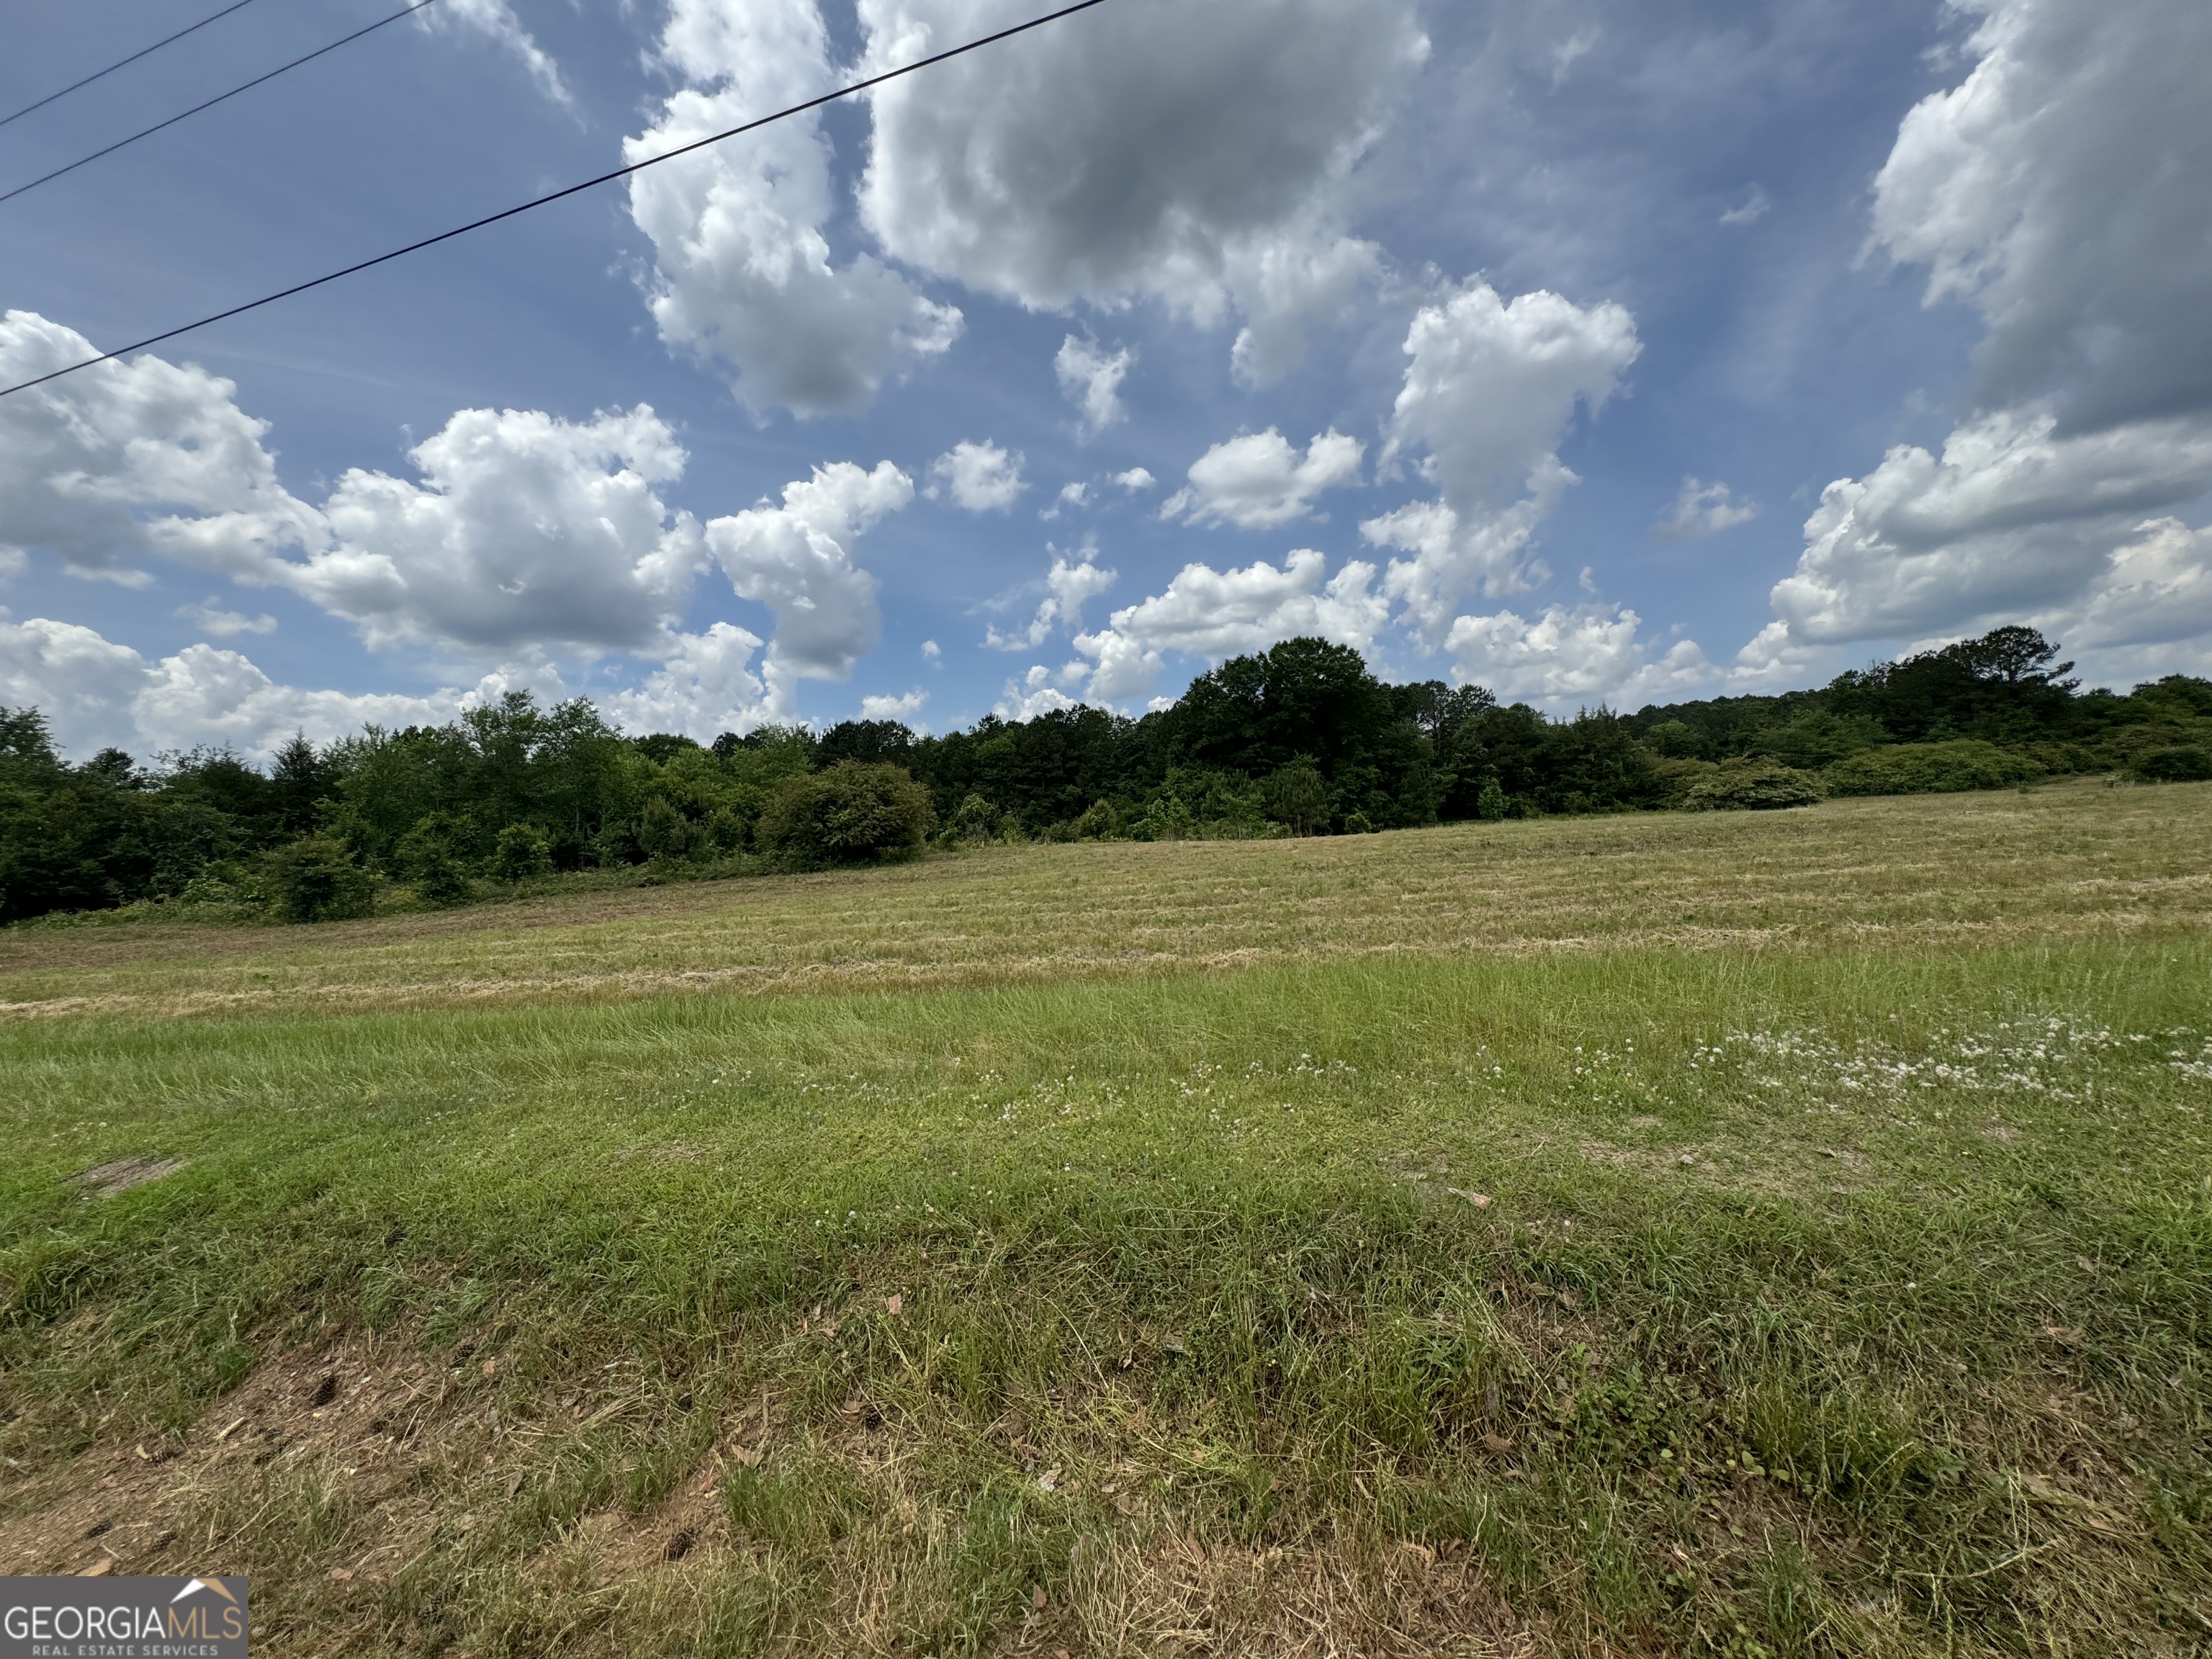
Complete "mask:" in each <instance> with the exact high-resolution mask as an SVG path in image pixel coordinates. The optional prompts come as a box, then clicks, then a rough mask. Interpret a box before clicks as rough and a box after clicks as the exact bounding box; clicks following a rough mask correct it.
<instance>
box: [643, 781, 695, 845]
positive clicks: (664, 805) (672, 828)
mask: <svg viewBox="0 0 2212 1659" xmlns="http://www.w3.org/2000/svg"><path fill="white" fill-rule="evenodd" d="M637 844H638V845H639V846H640V847H641V848H644V849H645V851H646V855H647V857H649V858H656V859H675V858H681V857H683V856H684V854H685V853H687V852H689V851H690V848H691V821H690V819H689V818H687V817H684V814H683V813H681V812H679V811H677V810H676V808H675V807H674V806H672V805H670V804H669V801H668V799H667V797H666V796H665V795H655V796H654V797H653V799H651V800H649V801H647V802H646V804H645V811H642V812H641V813H639V814H638V815H637Z"/></svg>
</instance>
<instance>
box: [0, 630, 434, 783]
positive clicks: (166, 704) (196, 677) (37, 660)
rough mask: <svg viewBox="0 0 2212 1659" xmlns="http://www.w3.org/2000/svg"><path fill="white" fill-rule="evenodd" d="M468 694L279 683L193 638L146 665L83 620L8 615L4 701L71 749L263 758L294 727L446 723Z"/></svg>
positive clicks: (320, 730)
mask: <svg viewBox="0 0 2212 1659" xmlns="http://www.w3.org/2000/svg"><path fill="white" fill-rule="evenodd" d="M464 701H465V699H464V696H463V694H462V693H460V692H458V691H451V690H448V691H441V692H438V693H436V694H435V695H433V696H428V697H410V696H397V695H390V694H375V693H371V694H366V695H354V694H349V693H345V692H339V691H318V690H301V689H300V688H298V687H295V686H289V685H280V684H276V682H275V681H273V680H271V679H270V678H269V676H268V675H267V674H265V673H264V672H263V671H261V670H260V669H259V668H258V667H257V666H256V665H254V664H253V663H252V661H251V660H250V659H247V658H246V657H243V656H241V655H240V654H239V653H237V652H235V651H227V650H222V649H219V648H217V647H214V646H210V645H192V646H187V647H185V649H184V650H182V651H179V652H178V653H176V654H175V655H174V656H170V657H164V658H161V659H160V660H159V661H157V662H153V663H149V662H148V661H147V660H146V659H144V658H143V657H142V656H141V655H140V654H139V653H137V652H136V651H134V650H132V649H131V647H129V646H127V645H119V644H117V643H116V642H115V641H112V640H109V639H106V638H104V637H103V636H102V635H100V634H99V633H97V632H96V631H94V629H89V628H86V627H83V626H82V625H81V624H78V623H65V622H56V621H53V620H52V619H50V618H47V617H30V618H27V620H25V621H23V622H20V623H18V622H14V621H11V620H9V618H8V617H6V615H5V614H4V613H0V704H4V705H7V706H9V707H10V708H30V707H35V708H39V709H40V710H42V711H43V712H44V713H45V714H46V718H47V719H48V720H49V721H50V722H51V723H52V728H53V732H54V735H55V738H57V740H58V742H59V743H60V744H61V745H62V747H63V748H64V750H67V751H68V752H70V753H72V754H78V755H82V754H85V753H88V752H89V751H90V750H95V749H100V748H104V747H106V746H108V745H110V744H112V745H114V746H115V747H118V748H122V749H128V750H131V751H133V752H134V753H137V754H138V755H141V756H145V755H150V754H153V753H157V752H159V751H161V750H175V749H191V748H195V747H198V746H200V745H203V744H204V745H208V746H211V747H214V746H221V745H222V744H229V745H230V746H232V747H233V748H235V749H236V750H239V751H240V753H241V754H243V755H245V756H246V757H248V758H251V759H265V758H266V757H268V756H269V755H270V753H272V752H273V751H274V750H275V749H276V746H277V745H278V744H282V743H283V740H284V739H285V738H288V737H289V736H291V735H292V733H293V732H301V731H303V732H306V733H307V735H308V736H309V737H310V738H314V739H316V740H317V741H319V742H327V741H329V740H330V739H331V738H336V737H340V736H343V735H344V734H345V733H348V732H357V731H359V730H360V729H361V728H362V726H364V725H367V724H368V723H370V722H372V721H374V722H378V723H380V724H383V725H386V726H406V725H411V724H416V723H422V722H427V721H436V720H450V719H452V718H453V715H454V714H456V713H458V712H459V709H460V708H461V706H462V703H463V702H464Z"/></svg>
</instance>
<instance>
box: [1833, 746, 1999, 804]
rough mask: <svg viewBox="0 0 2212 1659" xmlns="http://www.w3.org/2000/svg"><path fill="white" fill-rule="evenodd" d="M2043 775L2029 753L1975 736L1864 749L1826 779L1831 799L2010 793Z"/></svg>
mask: <svg viewBox="0 0 2212 1659" xmlns="http://www.w3.org/2000/svg"><path fill="white" fill-rule="evenodd" d="M2042 775H2043V769H2042V768H2041V767H2040V766H2038V765H2037V764H2036V763H2034V762H2033V761H2032V760H2030V759H2028V758H2027V757H2026V756H2025V755H2018V754H2015V753H2014V752H2012V751H2011V750H2007V749H2000V748H1998V747H1997V746H1996V744H1993V743H1984V742H1982V741H1980V740H1979V739H1978V738H1955V739H1954V740H1953V741H1951V742H1949V743H1893V744H1889V745H1887V747H1885V748H1881V749H1867V750H1861V751H1860V752H1859V753H1857V754H1856V755H1853V756H1851V757H1850V758H1848V759H1845V760H1839V761H1838V762H1837V763H1835V764H1834V765H1833V766H1831V767H1830V768H1828V769H1827V770H1826V772H1825V773H1824V774H1823V775H1822V777H1823V779H1824V781H1826V784H1827V786H1828V793H1830V794H1832V795H1939V794H1951V793H1956V792H1958V791H1960V790H1964V789H2009V788H2011V787H2013V786H2015V784H2021V783H2027V782H2029V781H2032V780H2033V779H2036V778H2039V777H2041V776H2042Z"/></svg>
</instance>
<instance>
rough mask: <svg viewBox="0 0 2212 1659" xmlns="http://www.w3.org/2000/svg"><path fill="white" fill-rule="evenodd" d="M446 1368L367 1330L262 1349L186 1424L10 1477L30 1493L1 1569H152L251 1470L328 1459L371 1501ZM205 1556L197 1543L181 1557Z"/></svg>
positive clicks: (9, 1525) (10, 1531)
mask: <svg viewBox="0 0 2212 1659" xmlns="http://www.w3.org/2000/svg"><path fill="white" fill-rule="evenodd" d="M445 1381H446V1379H445V1377H444V1376H443V1374H442V1373H440V1372H436V1371H434V1370H432V1368H431V1367H430V1366H428V1364H425V1363H424V1362H422V1360H420V1359H418V1358H401V1357H400V1356H398V1355H397V1354H395V1353H393V1352H390V1351H388V1350H387V1351H386V1352H381V1353H380V1352H377V1351H376V1350H375V1348H374V1345H372V1344H370V1343H368V1342H367V1341H358V1342H354V1343H349V1344H345V1345H343V1346H339V1347H337V1348H335V1349H332V1348H319V1349H315V1350H312V1351H302V1352H295V1353H293V1354H289V1355H285V1356H282V1357H280V1358H275V1359H272V1360H270V1361H268V1362H266V1363H265V1364H263V1365H261V1366H260V1367H258V1369H257V1370H255V1371H254V1372H253V1373H252V1375H251V1376H248V1377H247V1379H246V1382H245V1383H242V1384H240V1386H239V1387H238V1388H237V1389H234V1391H233V1392H231V1393H230V1394H228V1395H225V1396H224V1397H223V1398H222V1400H221V1401H217V1402H216V1405H215V1406H213V1407H210V1409H209V1410H208V1412H207V1413H205V1414H204V1416H203V1417H202V1418H201V1419H200V1420H199V1421H198V1422H197V1423H195V1424H193V1425H192V1426H191V1428H190V1429H189V1430H187V1431H185V1433H184V1434H183V1435H182V1436H179V1437H176V1438H174V1439H171V1440H165V1439H163V1438H161V1437H159V1436H153V1437H148V1438H146V1439H143V1440H132V1441H131V1442H129V1443H107V1444H104V1445H101V1446H99V1447H96V1448H94V1449H92V1450H90V1451H88V1452H85V1453H83V1454H82V1455H79V1456H78V1457H76V1458H74V1459H72V1460H71V1461H70V1462H69V1463H68V1464H66V1465H64V1466H63V1467H62V1468H58V1469H55V1470H52V1471H50V1472H48V1473H46V1474H43V1475H41V1476H40V1477H38V1478H37V1480H36V1481H35V1484H34V1485H33V1486H31V1487H30V1488H29V1489H28V1490H23V1491H19V1492H18V1494H17V1496H18V1497H19V1498H23V1499H26V1500H27V1502H26V1506H25V1507H23V1508H22V1509H21V1510H18V1512H17V1513H15V1514H14V1515H11V1516H9V1517H8V1518H7V1519H6V1520H4V1521H0V1572H7V1573H37V1572H82V1571H87V1570H88V1569H90V1568H93V1567H95V1566H98V1565H100V1562H101V1561H102V1560H103V1559H105V1560H106V1561H107V1562H108V1563H110V1564H111V1565H112V1567H113V1568H114V1570H116V1571H130V1572H153V1571H160V1570H161V1566H162V1565H163V1564H164V1563H180V1562H181V1560H182V1558H181V1557H179V1556H177V1555H176V1547H177V1545H178V1538H179V1528H180V1527H181V1526H182V1524H183V1522H184V1521H185V1517H186V1516H187V1514H188V1513H190V1512H191V1510H192V1509H193V1508H194V1506H195V1504H197V1501H198V1500H199V1499H200V1498H203V1497H204V1496H205V1494H207V1493H208V1492H210V1491H211V1490H213V1489H214V1488H216V1487H218V1486H222V1485H224V1484H226V1483H227V1482H228V1480H230V1479H231V1478H233V1477H234V1476H237V1475H241V1474H246V1473H247V1472H248V1471H250V1470H255V1469H260V1470H276V1469H283V1468H291V1467H296V1466H298V1465H300V1464H301V1463H302V1462H330V1463H331V1464H334V1465H335V1466H336V1467H337V1468H341V1469H343V1473H344V1477H345V1478H346V1479H347V1480H349V1481H353V1482H356V1483H357V1486H356V1490H357V1492H359V1494H360V1495H361V1496H362V1497H363V1498H367V1499H368V1501H369V1502H372V1503H374V1502H375V1501H377V1500H378V1499H380V1498H382V1497H384V1496H386V1495H388V1494H389V1493H390V1492H395V1491H397V1490H398V1488H400V1487H401V1486H404V1484H405V1482H406V1479H407V1476H408V1474H410V1472H411V1469H412V1466H413V1463H414V1461H415V1460H414V1457H413V1455H412V1454H411V1451H410V1443H411V1442H413V1441H415V1440H416V1438H417V1437H418V1436H419V1435H420V1433H421V1431H422V1429H423V1427H424V1426H425V1425H426V1423H427V1421H428V1418H429V1417H430V1415H431V1413H433V1412H434V1411H435V1408H436V1407H437V1406H438V1404H439V1403H440V1401H441V1395H442V1393H443V1389H442V1388H441V1384H442V1383H444V1382H445ZM11 1507H12V1506H11ZM210 1542H212V1544H213V1546H214V1547H216V1548H217V1549H222V1548H223V1547H224V1545H223V1541H222V1539H221V1538H220V1537H217V1538H216V1539H214V1540H212V1541H210V1539H209V1537H208V1536H207V1534H205V1533H204V1532H203V1533H202V1534H200V1535H199V1536H198V1537H197V1538H194V1539H191V1540H188V1541H186V1547H198V1548H204V1547H207V1546H209V1545H210ZM209 1565H210V1564H209V1563H208V1562H207V1561H206V1560H205V1559H202V1558H201V1557H198V1556H195V1557H193V1558H192V1566H191V1570H192V1571H198V1570H200V1569H202V1568H206V1567H208V1566H209ZM216 1570H218V1571H243V1570H244V1568H243V1566H241V1565H237V1564H235V1563H233V1564H230V1565H223V1566H222V1567H220V1568H217V1569H216Z"/></svg>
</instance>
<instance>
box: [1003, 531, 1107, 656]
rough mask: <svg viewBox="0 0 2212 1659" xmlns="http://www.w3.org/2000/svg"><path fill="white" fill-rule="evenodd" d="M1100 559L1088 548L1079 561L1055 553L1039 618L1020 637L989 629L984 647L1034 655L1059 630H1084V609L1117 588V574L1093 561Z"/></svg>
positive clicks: (1037, 612) (1079, 556) (1037, 609)
mask: <svg viewBox="0 0 2212 1659" xmlns="http://www.w3.org/2000/svg"><path fill="white" fill-rule="evenodd" d="M1095 558H1096V555H1095V554H1094V553H1093V552H1092V550H1091V549H1090V548H1088V547H1085V548H1084V549H1083V550H1081V551H1080V552H1079V553H1078V554H1077V555H1076V556H1075V557H1073V558H1072V559H1071V558H1070V557H1068V556H1067V555H1066V554H1065V553H1061V552H1059V551H1057V550H1054V554H1053V560H1052V568H1051V570H1050V571H1049V572H1048V573H1047V574H1046V576H1045V579H1044V583H1045V590H1046V592H1045V597H1044V598H1043V599H1042V600H1040V601H1039V602H1038V605H1037V608H1036V616H1034V617H1031V618H1030V623H1029V626H1028V627H1026V628H1024V629H1022V630H1021V631H1020V632H1018V633H1012V634H1006V633H1001V632H1000V630H999V629H996V628H993V629H988V630H987V632H986V633H985V635H984V638H983V643H984V644H985V645H987V646H988V647H990V648H991V649H992V650H994V651H1033V650H1035V649H1036V647H1038V646H1040V645H1042V644H1043V643H1044V642H1045V641H1047V640H1048V639H1049V638H1051V637H1052V635H1053V633H1054V630H1055V629H1067V630H1069V631H1071V632H1073V631H1074V630H1076V629H1080V628H1081V627H1082V626H1083V607H1084V605H1085V603H1086V602H1087V601H1089V600H1091V599H1097V597H1098V596H1099V595H1100V594H1101V593H1103V592H1105V591H1106V590H1107V589H1108V588H1109V587H1111V586H1113V585H1114V580H1115V572H1113V571H1111V570H1107V569H1103V568H1100V567H1099V566H1098V565H1097V563H1095V562H1093V561H1094V559H1095Z"/></svg>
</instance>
